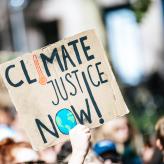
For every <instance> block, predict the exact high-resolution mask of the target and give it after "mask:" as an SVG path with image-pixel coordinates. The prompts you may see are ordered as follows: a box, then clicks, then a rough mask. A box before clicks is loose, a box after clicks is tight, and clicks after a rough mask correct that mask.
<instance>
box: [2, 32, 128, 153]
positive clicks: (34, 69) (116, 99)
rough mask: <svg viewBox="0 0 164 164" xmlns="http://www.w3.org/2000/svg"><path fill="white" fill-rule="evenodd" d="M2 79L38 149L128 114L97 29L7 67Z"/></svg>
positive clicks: (3, 71)
mask: <svg viewBox="0 0 164 164" xmlns="http://www.w3.org/2000/svg"><path fill="white" fill-rule="evenodd" d="M0 74H1V75H2V77H3V80H4V82H5V84H6V86H7V88H8V90H9V93H10V96H11V98H12V101H13V103H14V105H15V106H16V109H17V111H18V114H19V117H20V119H21V122H22V126H23V127H24V128H25V130H26V132H27V134H28V136H29V138H30V141H31V143H32V146H33V148H34V149H35V150H41V149H44V148H47V147H49V146H52V145H55V144H57V143H59V142H61V141H64V140H66V139H68V134H69V130H70V129H71V128H73V127H74V126H76V124H79V123H80V124H85V125H86V126H88V127H90V128H94V127H97V126H100V125H102V124H103V123H104V122H106V121H109V120H111V119H112V118H114V117H116V116H122V115H124V114H127V113H128V109H127V107H126V104H125V103H124V100H123V98H122V96H121V93H120V90H119V88H118V85H117V83H116V80H115V77H114V75H113V73H112V71H111V68H110V66H109V63H108V60H107V57H106V56H105V52H104V49H103V47H102V45H101V43H100V41H99V40H98V38H97V36H96V33H95V31H94V30H88V31H85V32H82V33H80V34H77V35H74V36H72V37H69V38H66V39H64V40H61V41H59V42H57V43H55V44H52V45H49V46H47V47H44V48H41V49H39V50H36V51H34V52H32V53H29V54H26V55H24V56H22V57H18V58H17V59H14V60H12V61H10V62H6V63H4V64H2V65H1V66H0Z"/></svg>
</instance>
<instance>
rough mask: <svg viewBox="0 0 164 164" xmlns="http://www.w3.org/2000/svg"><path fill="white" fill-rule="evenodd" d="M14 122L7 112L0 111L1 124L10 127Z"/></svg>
mask: <svg viewBox="0 0 164 164" xmlns="http://www.w3.org/2000/svg"><path fill="white" fill-rule="evenodd" d="M11 122H12V120H11V118H10V116H9V115H8V113H7V112H5V111H3V110H1V109H0V124H5V125H10V124H11Z"/></svg>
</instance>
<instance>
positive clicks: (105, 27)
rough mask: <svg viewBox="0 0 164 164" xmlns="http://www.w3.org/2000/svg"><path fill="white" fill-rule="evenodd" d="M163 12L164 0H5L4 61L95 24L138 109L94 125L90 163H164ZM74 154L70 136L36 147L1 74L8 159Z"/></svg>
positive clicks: (0, 13)
mask: <svg viewBox="0 0 164 164" xmlns="http://www.w3.org/2000/svg"><path fill="white" fill-rule="evenodd" d="M163 18H164V0H88V1H87V0H86V1H84V0H7V1H6V0H1V1H0V63H3V62H5V61H7V60H10V59H13V58H15V57H16V56H20V55H23V54H24V53H26V52H30V51H33V50H35V49H38V48H41V47H43V46H46V45H48V44H51V43H54V42H55V41H58V40H60V39H63V38H64V37H66V36H71V35H74V34H76V33H78V32H81V31H84V30H87V29H91V28H95V29H96V32H97V34H98V36H99V38H100V40H101V41H102V43H103V46H104V47H105V49H106V51H107V55H108V58H109V60H110V62H111V65H112V67H113V71H114V73H115V75H116V78H117V81H118V83H119V86H120V88H121V90H122V93H123V96H124V99H125V100H126V103H127V106H128V107H129V110H130V114H129V115H128V117H121V118H117V119H114V120H112V121H109V122H108V123H106V124H104V125H103V126H101V127H98V128H96V129H93V130H91V133H92V135H91V136H92V138H91V144H90V149H89V152H88V154H87V156H86V158H85V163H86V164H103V163H104V164H111V163H118V164H162V163H163V148H164V118H163V117H164V112H163V109H164V87H163V86H164V85H163V84H164V64H163V63H164V47H163V41H164V40H163V38H164V37H163V36H164V35H163V29H164V28H163V27H164V21H163V20H164V19H163ZM4 51H5V52H4ZM14 52H15V53H14ZM107 101H108V100H107ZM109 108H110V107H109ZM162 116H163V117H162ZM160 117H161V119H160ZM71 154H72V146H71V143H70V141H67V142H65V143H61V144H58V145H56V146H53V147H50V148H48V149H46V150H43V151H40V152H36V151H34V150H33V149H32V147H31V145H30V143H29V141H28V138H27V136H26V134H25V132H24V130H23V129H22V127H21V122H20V120H19V115H17V112H16V110H15V108H14V107H13V105H12V103H11V101H10V99H9V97H8V94H7V92H6V89H5V87H4V86H3V83H1V79H0V164H12V163H55V164H56V163H57V164H58V163H59V164H60V163H68V161H69V159H70V157H71Z"/></svg>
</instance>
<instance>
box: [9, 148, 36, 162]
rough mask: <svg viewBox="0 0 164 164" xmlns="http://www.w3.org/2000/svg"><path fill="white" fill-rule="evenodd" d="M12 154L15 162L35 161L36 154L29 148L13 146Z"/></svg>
mask: <svg viewBox="0 0 164 164" xmlns="http://www.w3.org/2000/svg"><path fill="white" fill-rule="evenodd" d="M11 153H12V156H13V157H14V159H15V161H14V162H15V163H21V162H28V161H37V160H38V154H37V153H36V152H35V151H34V150H32V149H31V148H26V147H15V148H13V149H12V152H11Z"/></svg>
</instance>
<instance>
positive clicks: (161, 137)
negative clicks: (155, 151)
mask: <svg viewBox="0 0 164 164" xmlns="http://www.w3.org/2000/svg"><path fill="white" fill-rule="evenodd" d="M155 130H156V145H157V147H158V148H159V150H160V151H161V152H162V154H163V160H162V163H164V116H163V117H161V118H160V119H159V120H158V121H157V123H156V126H155Z"/></svg>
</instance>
